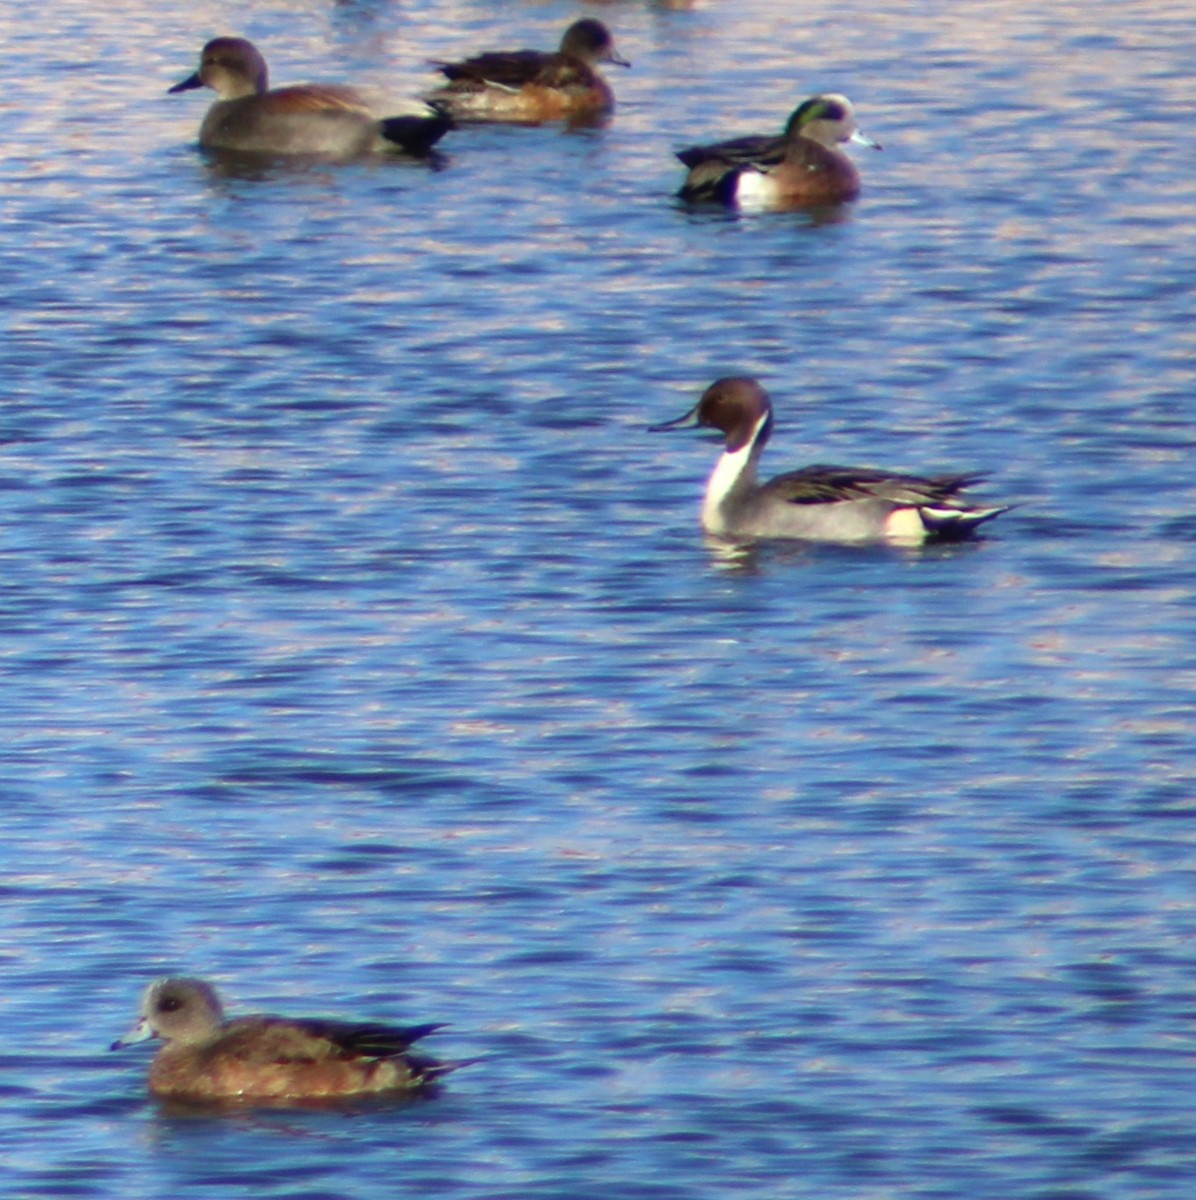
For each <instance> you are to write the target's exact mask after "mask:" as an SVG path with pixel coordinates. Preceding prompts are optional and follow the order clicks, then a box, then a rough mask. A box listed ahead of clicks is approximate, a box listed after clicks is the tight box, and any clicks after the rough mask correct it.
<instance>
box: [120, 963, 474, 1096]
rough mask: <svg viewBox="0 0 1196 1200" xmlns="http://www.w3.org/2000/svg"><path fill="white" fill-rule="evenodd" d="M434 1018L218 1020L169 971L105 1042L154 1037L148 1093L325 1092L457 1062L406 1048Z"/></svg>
mask: <svg viewBox="0 0 1196 1200" xmlns="http://www.w3.org/2000/svg"><path fill="white" fill-rule="evenodd" d="M440 1028H442V1026H440V1025H414V1026H411V1027H410V1028H397V1027H394V1026H390V1025H372V1024H353V1023H350V1022H345V1021H326V1020H320V1019H303V1018H301V1019H297V1020H293V1019H290V1018H287V1017H270V1016H249V1017H236V1018H234V1019H232V1020H225V1017H224V1007H223V1005H222V1004H221V1003H220V997H219V996H218V995H217V994H216V989H215V988H214V987H212V985H211V984H210V983H205V982H204V981H203V980H202V979H186V978H179V977H174V978H168V979H159V980H157V981H156V982H154V983H151V984H150V985H149V987H148V988H146V990H145V994H144V996H143V997H142V1001H141V1018H140V1020H138V1022H137V1024H136V1025H134V1027H133V1028H132V1029H131V1030H130V1031H129V1032H128V1033H127V1034H126V1035H125V1036H124V1037H123V1038H119V1039H118V1040H117V1041H115V1042H113V1044H112V1049H113V1050H118V1049H121V1048H122V1047H124V1046H130V1045H133V1044H134V1043H136V1042H143V1041H147V1040H148V1039H150V1038H160V1039H161V1041H162V1042H163V1046H162V1048H161V1049H160V1050H159V1051H158V1054H157V1057H156V1058H155V1059H154V1061H153V1065H152V1066H151V1067H150V1075H149V1089H150V1091H151V1092H152V1093H153V1094H154V1095H155V1096H161V1097H164V1098H171V1099H180V1100H200V1101H202V1100H208V1101H219V1100H225V1101H227V1100H236V1101H274V1102H279V1101H288V1100H295V1101H300V1100H327V1099H335V1098H337V1097H347V1096H363V1095H373V1094H378V1093H385V1092H408V1093H412V1092H418V1091H420V1090H421V1089H425V1088H427V1087H429V1085H431V1084H432V1083H434V1082H435V1081H436V1080H437V1079H438V1078H440V1076H442V1075H444V1074H445V1073H447V1072H448V1071H451V1070H453V1069H454V1068H455V1067H457V1066H461V1065H462V1064H460V1063H451V1064H445V1063H439V1062H437V1061H436V1060H435V1059H433V1058H428V1057H425V1056H422V1055H415V1054H412V1053H411V1047H412V1045H413V1044H414V1043H415V1042H417V1041H419V1040H420V1039H421V1038H424V1037H426V1036H427V1035H428V1034H430V1033H432V1032H433V1031H434V1030H437V1029H440Z"/></svg>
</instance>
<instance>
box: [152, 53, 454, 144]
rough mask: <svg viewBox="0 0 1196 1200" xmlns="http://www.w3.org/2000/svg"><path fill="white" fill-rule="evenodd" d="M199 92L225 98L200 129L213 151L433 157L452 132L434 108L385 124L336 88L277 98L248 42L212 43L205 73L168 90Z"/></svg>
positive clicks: (282, 91) (311, 87)
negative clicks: (401, 153) (433, 150)
mask: <svg viewBox="0 0 1196 1200" xmlns="http://www.w3.org/2000/svg"><path fill="white" fill-rule="evenodd" d="M198 87H210V88H211V89H212V90H213V91H214V92H215V93H216V95H217V96H218V97H219V99H218V100H216V101H215V102H214V103H213V105H212V107H211V108H209V109H208V112H207V115H206V116H205V117H204V119H203V124H202V125H201V126H200V129H199V142H200V145H201V146H206V147H208V148H209V149H212V150H228V151H236V152H240V153H246V154H308V155H313V156H321V157H331V158H341V159H345V158H356V157H358V156H360V155H365V154H369V153H371V152H373V151H376V150H382V149H387V148H389V149H391V150H394V149H395V148H396V147H398V148H400V149H402V150H405V151H407V153H409V154H426V153H427V152H428V151H429V150H431V148H432V147H433V146H434V145H435V144H436V142H438V141H439V140H440V138H441V137H443V136H444V134H445V132H446V131H447V130H449V129H451V128H452V126H453V121H452V118H451V117H449V116H448V114H447V113H445V112H444V111H442V110H438V109H436V108H435V107H434V106H431V107H423V106H421V108H422V111H421V112H420V114H419V115H410V116H396V117H382V118H379V117H377V116H376V115H375V114H374V113H373V112H371V110H370V107H369V105H368V104H367V103H366V101H365V100H364V99H363V98H362V96H361V95H360V94H359V93H358V92H357V91H355V90H354V89H353V88H349V87H340V86H337V85H334V84H320V83H307V84H300V85H299V86H297V87H284V88H274V89H272V90H271V88H270V85H269V75H268V72H267V69H266V60H265V59H264V58H263V57H262V55H261V54H260V53H259V52H258V49H257V47H256V46H254V44H253V43H252V42H248V41H246V40H245V39H244V38H237V37H218V38H213V39H212V40H211V41H210V42H208V44H207V45H206V46H205V47H204V48H203V51H202V53H201V54H200V60H199V70H197V71H196V72H195V74H194V75H189V76H188V77H187V78H186V79H184V80H183V81H182V82H181V83H176V84H175V85H174V87H172V88H170V89H169V90H170V91H171V92H185V91H189V90H190V89H191V88H198Z"/></svg>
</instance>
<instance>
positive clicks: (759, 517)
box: [651, 375, 1006, 546]
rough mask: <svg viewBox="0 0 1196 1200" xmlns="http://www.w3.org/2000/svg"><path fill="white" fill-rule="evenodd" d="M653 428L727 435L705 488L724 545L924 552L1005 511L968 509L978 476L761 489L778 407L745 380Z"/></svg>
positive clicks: (887, 476) (813, 481)
mask: <svg viewBox="0 0 1196 1200" xmlns="http://www.w3.org/2000/svg"><path fill="white" fill-rule="evenodd" d="M651 428H652V429H653V430H666V429H695V428H708V429H716V430H718V432H719V433H721V434H722V435H723V439H724V449H723V453H722V455H721V456H720V457H719V460H718V462H717V463H716V464H715V467H714V470H713V471H712V472H711V475H710V478H709V480H708V481H707V484H706V495H705V498H704V499H703V502H702V527H703V529H705V530H706V532H707V533H709V534H711V535H713V536H714V537H716V538H720V539H723V540H725V541H731V542H751V541H758V540H760V539H773V538H798V539H801V540H803V541H815V542H841V543H846V544H850V543H857V544H858V543H866V542H890V543H894V544H897V545H907V546H910V545H920V544H922V543H923V542H927V541H932V540H939V541H957V540H960V539H962V538H966V537H970V536H971V535H972V534H973V533H974V532H975V531H976V529H977V528H978V527H979V526H980V525H983V524H984V522H985V521H991V520H992V519H993V517H996V516H999V515H1000V514H1001V513H1003V512H1005V511H1006V508H1005V507H1001V506H995V505H994V506H988V507H980V506H978V505H975V504H971V503H969V502H968V501H967V499H966V498H965V497H964V495H963V492H964V491H965V490H966V489H967V488H968V487H969V486H970V485H971V484H973V483H978V482H979V481H980V478H981V477H980V476H978V475H931V476H926V475H904V474H898V473H897V472H894V471H878V470H875V469H873V468H871V467H830V466H812V467H802V468H800V469H799V470H797V471H788V472H786V473H785V474H784V475H778V476H777V477H776V478H775V479H770V480H769V481H768V482H767V483H760V482H759V481H758V480H757V478H756V465H757V463H758V461H759V459H760V455H761V453H762V452H763V450H764V446H765V444H766V443H767V441H768V436H769V434H770V433H771V432H772V402H771V401H770V400H769V398H768V393H767V392H765V390H764V389H763V388H762V387H761V386H760V384H759V383H757V382H756V380H755V379H752V378H750V377H749V376H746V375H737V376H728V377H727V378H725V379H717V380H715V382H714V383H712V384H711V385H710V386H709V387H708V388H707V389H706V390H705V392H703V393H702V396H701V399H699V400H698V402H697V404H696V405H695V406H694V407H693V408H692V409H690V411H689V412H687V413H685V414H684V415H683V416H680V417H678V418H677V419H676V420H674V421H666V422H665V423H664V424H662V425H654V426H651Z"/></svg>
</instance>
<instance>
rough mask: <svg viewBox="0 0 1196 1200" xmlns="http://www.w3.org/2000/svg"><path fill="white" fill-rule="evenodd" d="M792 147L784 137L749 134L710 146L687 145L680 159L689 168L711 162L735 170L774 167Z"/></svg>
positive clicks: (679, 151) (680, 153)
mask: <svg viewBox="0 0 1196 1200" xmlns="http://www.w3.org/2000/svg"><path fill="white" fill-rule="evenodd" d="M787 145H788V143H787V142H786V140H785V139H784V138H783V137H766V136H763V135H759V136H755V135H750V134H749V135H748V136H747V137H738V138H731V139H729V140H728V141H725V142H714V143H713V144H711V145H709V146H687V147H686V148H685V149H684V150H678V151H677V157H678V158H679V159H680V160H681V161H682V162H683V163H684V164H685V165H686V166H687V167H696V166H698V165H699V164H700V163H704V162H707V161H709V160H711V159H717V160H718V161H719V162H723V163H726V164H727V165H728V166H735V167H756V168H759V167H764V168H767V167H771V166H776V164H777V163H779V162H780V161H781V159H783V158H784V157H785V148H786V146H787Z"/></svg>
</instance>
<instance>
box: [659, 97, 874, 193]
mask: <svg viewBox="0 0 1196 1200" xmlns="http://www.w3.org/2000/svg"><path fill="white" fill-rule="evenodd" d="M843 142H858V143H859V144H861V145H864V146H871V147H872V148H873V149H874V150H879V149H880V146H879V145H877V143H876V142H874V141H872V139H871V138H868V137H865V136H864V134H862V133H861V132H860V131H859V129H858V128H857V126H856V118H855V109H854V108H852V105H851V101H850V100H848V99H847V97H846V96H841V95H839V94H838V93H833V92H832V93H827V94H826V95H822V96H812V97H811V98H810V99H809V100H806V101H805V102H804V103H802V104H801V105H799V106H798V108H797V109H796V110H795V111H794V112H793V115H792V116H791V117H790V118H789V121H788V123H787V124H786V126H785V129H784V132H783V133H781V134H779V135H777V136H775V137H768V136H747V137H738V138H731V139H730V140H729V141H725V142H714V143H712V144H711V145H707V146H690V147H689V148H688V149H685V150H679V151H678V152H677V157H678V158H679V159H680V160H681V161H682V162H683V163H684V164H685V165H686V166H687V167H688V168H689V174H688V176H687V177H686V180H685V183H684V184H683V185H682V187H681V191H680V192H679V193H678V195H680V197H681V198H682V199H683V200H688V201H691V202H700V201H711V200H712V201H716V202H718V203H720V204H727V205H732V206H743V207H754V206H757V205H759V206H765V207H772V206H776V207H801V208H816V207H822V206H826V205H832V204H841V203H843V202H844V201H846V200H854V199H855V198H856V196H858V195H859V192H860V174H859V172H858V171H857V170H856V167H855V164H854V163H853V162H852V161H851V159H850V158H848V157H847V155H846V154H844V153H843V151H842V150H841V149H839V147H840V145H841V144H842V143H843Z"/></svg>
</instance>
